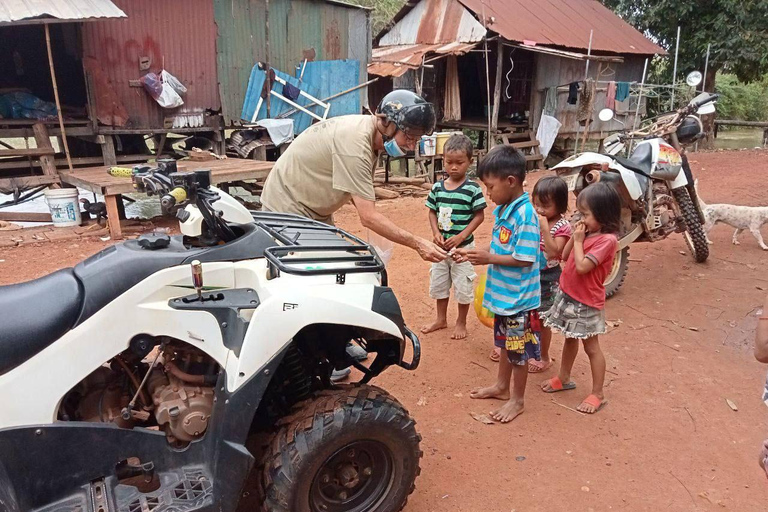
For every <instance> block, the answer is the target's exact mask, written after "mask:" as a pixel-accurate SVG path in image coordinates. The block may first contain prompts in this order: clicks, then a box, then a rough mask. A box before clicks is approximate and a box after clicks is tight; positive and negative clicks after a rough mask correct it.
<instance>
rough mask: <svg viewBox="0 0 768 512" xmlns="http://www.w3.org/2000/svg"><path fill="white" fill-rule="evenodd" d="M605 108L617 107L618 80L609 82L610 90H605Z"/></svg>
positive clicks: (612, 108)
mask: <svg viewBox="0 0 768 512" xmlns="http://www.w3.org/2000/svg"><path fill="white" fill-rule="evenodd" d="M605 108H609V109H611V110H614V109H615V108H616V82H609V83H608V90H607V91H606V92H605Z"/></svg>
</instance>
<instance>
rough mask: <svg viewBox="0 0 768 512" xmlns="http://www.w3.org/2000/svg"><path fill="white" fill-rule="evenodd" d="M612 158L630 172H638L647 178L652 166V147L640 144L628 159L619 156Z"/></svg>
mask: <svg viewBox="0 0 768 512" xmlns="http://www.w3.org/2000/svg"><path fill="white" fill-rule="evenodd" d="M613 158H614V159H615V160H616V161H617V162H619V163H620V164H621V165H623V166H624V167H626V168H627V169H629V170H630V171H635V172H639V173H640V174H643V175H645V176H646V177H648V176H649V175H650V174H651V167H652V166H653V147H652V146H651V145H650V144H640V145H639V146H637V148H636V149H635V151H633V152H632V155H630V157H629V158H623V157H620V156H614V157H613Z"/></svg>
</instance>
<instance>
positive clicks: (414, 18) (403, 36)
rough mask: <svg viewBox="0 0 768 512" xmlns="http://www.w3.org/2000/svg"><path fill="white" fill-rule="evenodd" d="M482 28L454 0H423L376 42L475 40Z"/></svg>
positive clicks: (483, 30)
mask: <svg viewBox="0 0 768 512" xmlns="http://www.w3.org/2000/svg"><path fill="white" fill-rule="evenodd" d="M485 34H486V30H485V28H483V26H482V25H481V24H480V23H479V22H478V21H477V20H476V19H475V18H474V16H473V15H472V13H470V12H469V11H468V10H467V9H466V8H465V7H464V6H463V5H461V4H460V3H459V2H458V1H457V0H423V1H421V2H419V3H418V4H416V5H415V6H414V7H413V9H411V10H410V11H409V12H408V13H407V14H405V15H404V16H403V17H402V18H401V19H400V21H398V22H397V23H396V24H395V26H394V27H392V29H391V30H390V31H389V32H387V33H386V34H385V35H383V36H382V37H381V39H380V40H379V42H378V44H377V46H398V45H405V44H439V43H451V42H459V43H474V42H478V41H482V39H483V37H484V36H485Z"/></svg>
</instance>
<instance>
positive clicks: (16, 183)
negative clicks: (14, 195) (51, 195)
mask: <svg viewBox="0 0 768 512" xmlns="http://www.w3.org/2000/svg"><path fill="white" fill-rule="evenodd" d="M60 183H61V180H60V178H59V176H51V175H44V176H19V177H18V178H2V179H0V187H2V188H15V187H18V188H19V189H20V190H21V189H27V188H35V187H39V186H41V185H58V184H60Z"/></svg>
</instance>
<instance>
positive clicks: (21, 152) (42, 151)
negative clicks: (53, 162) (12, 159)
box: [0, 148, 56, 157]
mask: <svg viewBox="0 0 768 512" xmlns="http://www.w3.org/2000/svg"><path fill="white" fill-rule="evenodd" d="M55 154H56V151H54V150H53V148H29V149H26V148H25V149H0V157H3V156H46V155H55Z"/></svg>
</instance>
